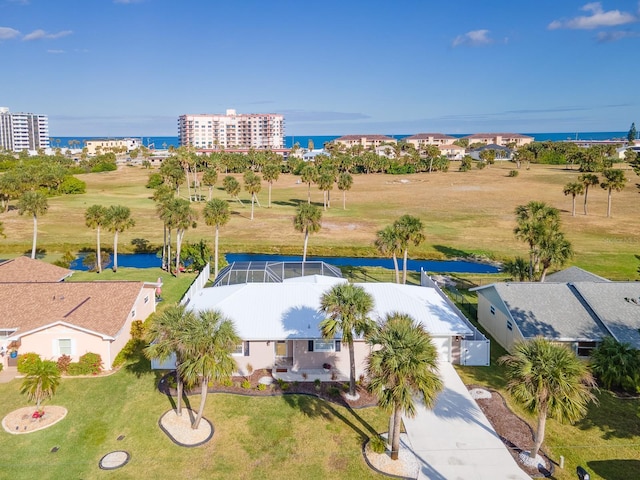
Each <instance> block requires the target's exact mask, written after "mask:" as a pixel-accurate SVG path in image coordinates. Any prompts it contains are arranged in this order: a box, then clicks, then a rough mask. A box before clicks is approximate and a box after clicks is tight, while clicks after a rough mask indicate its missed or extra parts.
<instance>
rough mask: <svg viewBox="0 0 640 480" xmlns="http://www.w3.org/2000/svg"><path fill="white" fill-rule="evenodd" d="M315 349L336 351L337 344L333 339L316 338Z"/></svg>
mask: <svg viewBox="0 0 640 480" xmlns="http://www.w3.org/2000/svg"><path fill="white" fill-rule="evenodd" d="M313 351H314V352H335V351H336V345H335V342H334V341H333V340H314V341H313Z"/></svg>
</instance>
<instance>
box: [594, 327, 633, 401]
mask: <svg viewBox="0 0 640 480" xmlns="http://www.w3.org/2000/svg"><path fill="white" fill-rule="evenodd" d="M591 371H592V372H593V374H594V375H595V376H596V377H597V378H598V380H599V381H600V382H601V383H602V385H603V386H604V387H605V388H606V389H608V390H611V389H621V390H624V391H626V392H632V393H637V392H639V391H640V351H639V350H636V349H635V348H632V347H631V345H629V344H628V343H620V342H618V341H616V340H615V339H614V338H612V337H605V339H604V340H603V341H602V343H601V344H600V345H599V346H598V348H596V349H595V350H594V351H593V353H592V354H591Z"/></svg>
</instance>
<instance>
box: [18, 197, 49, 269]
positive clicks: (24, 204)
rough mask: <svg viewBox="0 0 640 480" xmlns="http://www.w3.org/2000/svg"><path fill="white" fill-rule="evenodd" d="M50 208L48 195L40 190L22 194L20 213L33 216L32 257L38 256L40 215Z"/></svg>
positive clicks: (19, 205)
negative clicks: (37, 244)
mask: <svg viewBox="0 0 640 480" xmlns="http://www.w3.org/2000/svg"><path fill="white" fill-rule="evenodd" d="M48 209H49V203H48V202H47V197H46V196H45V195H44V194H42V193H40V192H33V191H27V192H24V193H23V194H22V196H21V197H20V200H19V201H18V213H19V214H20V215H24V214H25V213H27V214H29V215H31V216H32V217H33V245H32V247H31V258H36V243H37V239H38V215H44V214H45V213H47V210H48Z"/></svg>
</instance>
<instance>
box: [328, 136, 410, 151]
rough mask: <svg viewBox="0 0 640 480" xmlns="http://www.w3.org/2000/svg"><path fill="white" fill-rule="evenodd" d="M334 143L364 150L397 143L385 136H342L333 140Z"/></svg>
mask: <svg viewBox="0 0 640 480" xmlns="http://www.w3.org/2000/svg"><path fill="white" fill-rule="evenodd" d="M333 142H334V143H340V144H342V145H345V146H346V147H353V146H355V145H362V146H363V147H364V148H365V149H367V148H375V147H379V146H380V145H382V144H383V143H398V140H397V139H395V138H392V137H387V136H386V135H344V136H343V137H339V138H336V139H335V140H333Z"/></svg>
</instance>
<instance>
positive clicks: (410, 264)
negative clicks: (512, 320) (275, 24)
mask: <svg viewBox="0 0 640 480" xmlns="http://www.w3.org/2000/svg"><path fill="white" fill-rule="evenodd" d="M85 255H86V254H80V255H79V256H78V258H77V259H76V260H74V261H73V262H72V263H71V267H70V268H71V269H72V270H88V268H87V267H86V266H84V265H83V264H82V260H83V258H84V256H85ZM112 257H113V255H112ZM225 258H226V259H227V262H229V263H231V262H249V261H252V262H299V261H301V260H302V257H301V256H287V255H262V254H253V253H227V254H226V255H225ZM307 260H309V261H321V262H326V263H329V264H331V265H336V266H339V267H341V266H350V267H382V268H388V269H390V270H393V260H392V259H390V258H361V257H307ZM161 264H162V259H161V258H160V257H159V256H158V255H157V254H155V253H121V254H118V266H119V267H134V268H152V267H157V268H159V267H160V266H161ZM112 266H113V258H112V261H111V262H110V263H109V264H108V265H107V267H106V268H111V267H112ZM398 266H399V267H400V269H402V258H399V259H398ZM420 268H422V269H423V270H425V271H427V272H437V273H498V271H499V269H498V267H495V266H493V265H489V264H486V263H478V262H470V261H467V260H411V259H409V260H408V261H407V269H408V270H410V271H414V272H419V271H420Z"/></svg>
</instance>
